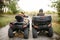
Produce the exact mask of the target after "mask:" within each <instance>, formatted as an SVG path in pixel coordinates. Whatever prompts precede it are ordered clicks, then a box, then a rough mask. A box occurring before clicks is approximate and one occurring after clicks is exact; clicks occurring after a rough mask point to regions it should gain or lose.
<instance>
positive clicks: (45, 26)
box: [32, 16, 53, 38]
mask: <svg viewBox="0 0 60 40" xmlns="http://www.w3.org/2000/svg"><path fill="white" fill-rule="evenodd" d="M51 21H52V18H51V16H34V17H33V18H32V35H33V38H37V36H38V33H37V32H40V31H43V32H44V31H47V32H48V33H47V35H48V36H49V37H52V36H53V29H52V23H51Z"/></svg>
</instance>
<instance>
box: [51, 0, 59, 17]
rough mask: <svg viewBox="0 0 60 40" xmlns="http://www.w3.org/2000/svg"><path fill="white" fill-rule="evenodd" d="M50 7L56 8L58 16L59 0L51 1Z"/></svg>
mask: <svg viewBox="0 0 60 40" xmlns="http://www.w3.org/2000/svg"><path fill="white" fill-rule="evenodd" d="M52 7H54V8H56V9H57V13H58V16H59V17H60V0H55V1H53V2H52Z"/></svg>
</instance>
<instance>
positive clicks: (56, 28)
mask: <svg viewBox="0 0 60 40" xmlns="http://www.w3.org/2000/svg"><path fill="white" fill-rule="evenodd" d="M52 24H53V25H52V26H53V30H54V32H55V33H57V34H59V35H60V24H58V23H52Z"/></svg>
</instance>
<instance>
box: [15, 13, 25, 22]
mask: <svg viewBox="0 0 60 40" xmlns="http://www.w3.org/2000/svg"><path fill="white" fill-rule="evenodd" d="M24 17H25V14H24V13H23V12H21V13H19V14H18V15H16V16H15V19H16V20H17V21H18V22H22V21H23V19H24Z"/></svg>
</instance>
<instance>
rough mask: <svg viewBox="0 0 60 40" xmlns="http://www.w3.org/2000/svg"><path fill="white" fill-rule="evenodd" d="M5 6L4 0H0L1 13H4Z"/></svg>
mask: <svg viewBox="0 0 60 40" xmlns="http://www.w3.org/2000/svg"><path fill="white" fill-rule="evenodd" d="M3 6H4V2H3V0H0V14H1V13H3V10H2V8H3Z"/></svg>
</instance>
